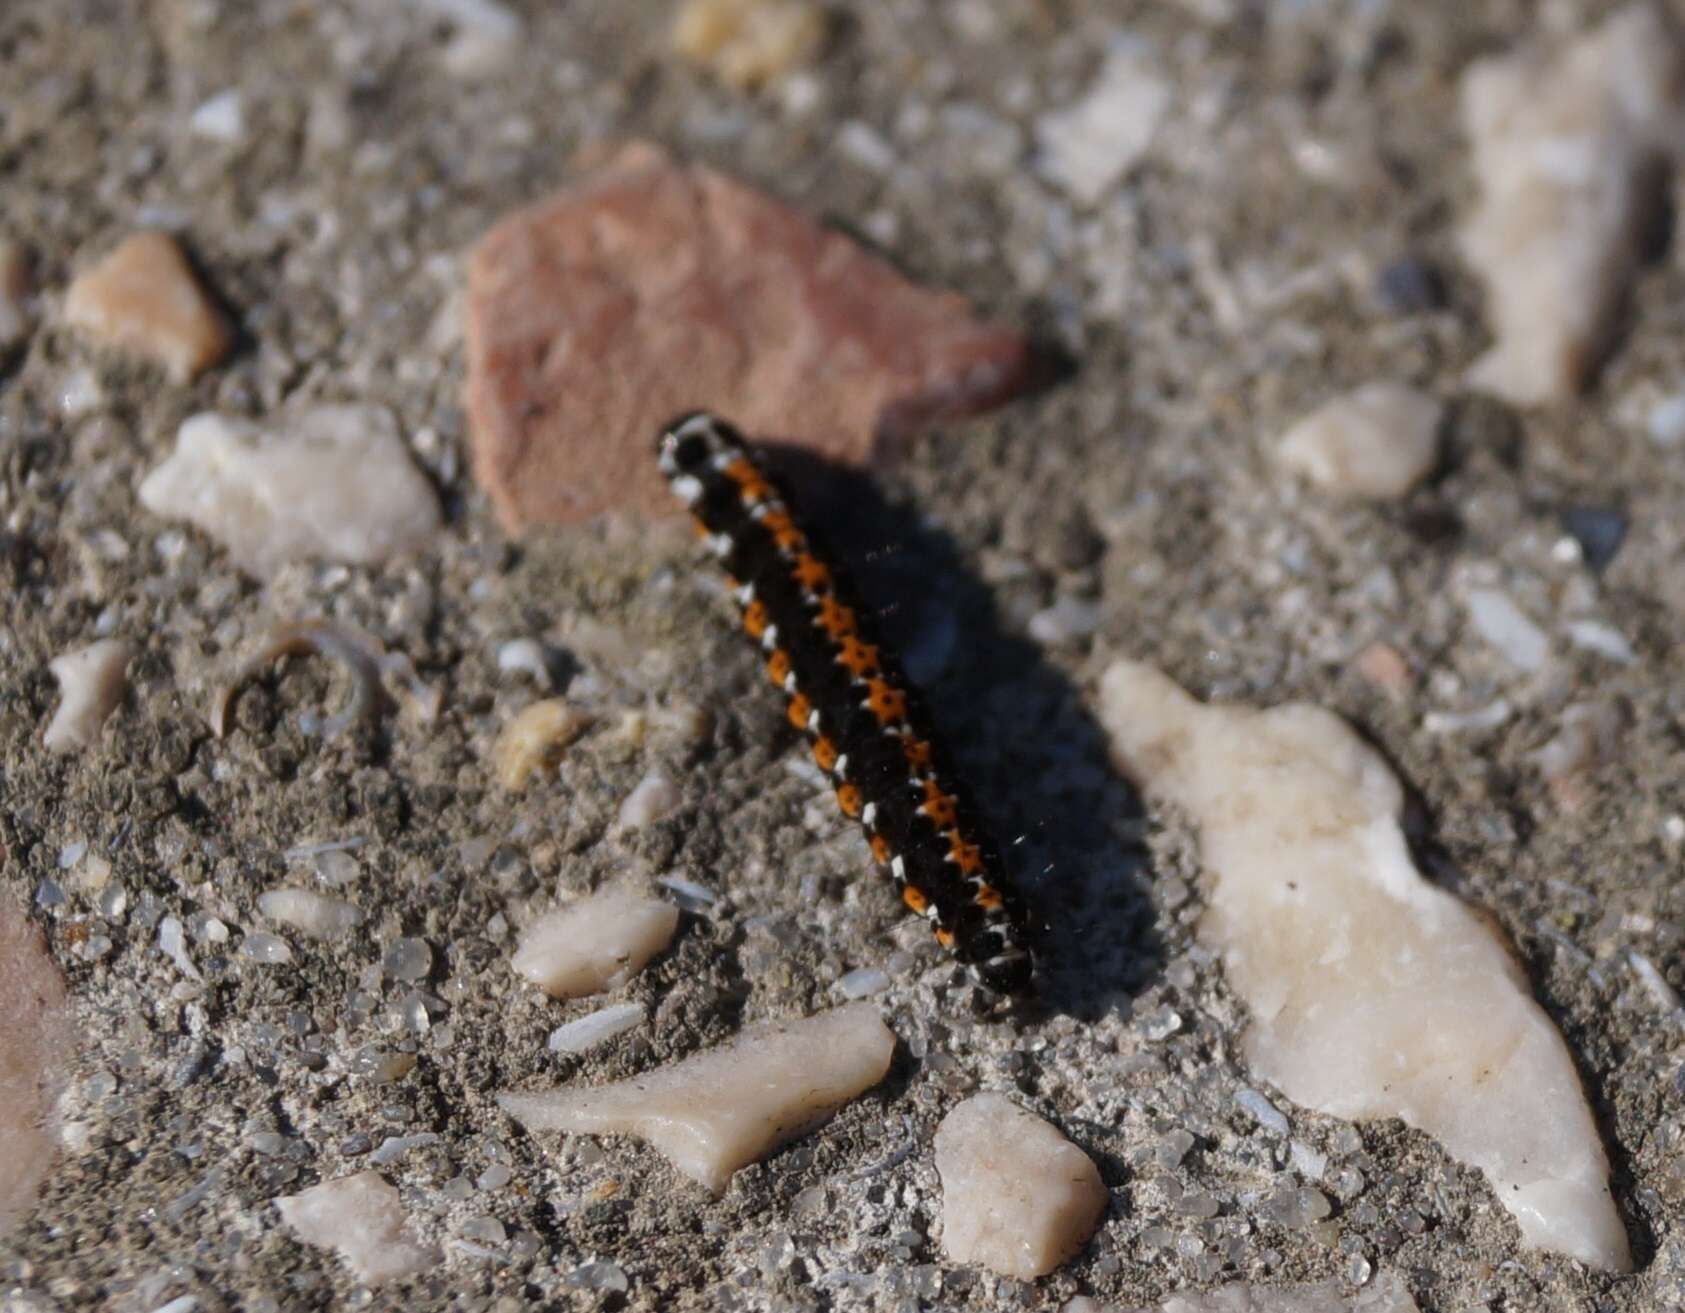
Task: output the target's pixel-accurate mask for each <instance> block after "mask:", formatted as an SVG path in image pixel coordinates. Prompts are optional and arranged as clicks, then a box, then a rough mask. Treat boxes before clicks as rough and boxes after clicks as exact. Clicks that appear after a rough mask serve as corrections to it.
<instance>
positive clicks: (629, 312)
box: [466, 143, 1032, 530]
mask: <svg viewBox="0 0 1685 1313" xmlns="http://www.w3.org/2000/svg"><path fill="white" fill-rule="evenodd" d="M467 313H468V331H467V337H468V386H467V397H466V400H467V408H468V421H469V428H470V434H471V438H472V444H473V455H474V470H475V474H476V476H477V477H478V478H479V480H480V483H481V484H482V485H483V486H484V487H485V489H486V491H487V492H488V494H489V495H490V496H491V499H492V502H493V504H494V505H495V507H496V509H497V513H498V516H499V518H500V519H501V520H502V521H503V523H504V525H505V527H507V528H508V529H510V530H517V529H520V528H522V527H524V526H526V525H530V524H537V523H570V522H574V521H579V520H583V519H587V518H589V517H591V516H593V515H595V514H597V513H599V512H601V511H605V510H610V509H615V508H628V509H633V510H639V511H644V512H655V513H661V514H665V513H668V512H670V511H671V510H672V504H671V501H670V498H669V496H668V494H667V491H666V489H665V487H664V486H663V484H662V480H661V478H660V477H659V475H658V474H657V472H656V469H655V462H654V459H653V457H652V456H651V454H650V453H651V445H650V444H651V442H652V441H653V437H654V434H655V431H656V429H657V428H658V427H659V426H660V425H661V424H663V423H665V422H666V421H668V420H670V419H672V418H673V417H674V416H675V415H677V414H679V413H680V412H682V411H686V410H693V409H704V408H705V409H709V410H713V411H716V412H718V413H719V414H721V415H724V416H727V417H729V418H730V419H731V420H732V421H733V422H735V423H736V424H738V425H739V426H740V427H742V428H743V429H745V430H746V431H747V432H749V433H750V434H752V435H754V436H755V437H758V438H762V439H769V438H770V439H776V440H778V441H782V442H789V443H793V444H797V445H800V446H802V447H805V448H807V449H808V450H810V451H811V452H813V453H814V454H816V455H819V456H822V457H824V458H826V459H828V460H832V461H837V462H840V463H843V464H848V465H856V466H859V465H865V464H867V463H868V462H871V461H874V460H878V459H880V458H882V457H884V456H885V455H886V454H888V453H889V450H890V449H891V448H893V447H894V445H895V443H896V440H897V439H899V438H903V437H905V436H906V435H907V434H908V433H910V432H912V431H914V430H916V429H918V428H919V427H921V426H923V425H926V424H929V423H932V422H935V421H938V420H943V419H948V418H953V417H957V416H961V415H967V414H973V413H976V412H977V411H980V410H984V409H987V408H988V407H990V406H993V405H996V404H998V403H1000V402H1002V401H1004V400H1006V399H1008V398H1010V397H1011V396H1013V395H1015V394H1017V393H1018V392H1020V391H1022V390H1024V389H1025V388H1026V387H1027V386H1029V384H1030V382H1031V365H1032V360H1031V351H1030V348H1029V344H1028V343H1027V341H1026V339H1025V338H1024V337H1023V336H1021V335H1020V334H1018V333H1016V332H1013V331H1011V330H1009V329H1006V328H1001V327H996V326H992V325H988V324H984V323H980V322H978V321H977V320H976V319H974V318H973V317H972V315H971V312H970V308H969V307H968V305H967V304H966V302H965V300H964V298H962V297H960V296H958V295H956V294H955V293H952V292H941V291H932V290H929V289H926V288H921V287H918V286H915V285H914V284H912V283H910V282H908V281H907V280H906V279H904V278H903V277H902V276H901V275H900V274H898V273H897V272H896V271H895V270H894V269H893V268H891V267H890V266H889V265H888V264H886V263H885V262H884V261H883V260H881V259H878V258H877V257H876V256H873V255H871V254H869V253H868V252H866V251H865V250H863V249H862V248H861V247H859V246H858V245H856V244H855V243H854V242H853V241H851V240H849V239H848V238H847V237H844V236H842V235H841V234H839V233H835V232H832V231H830V230H828V229H825V228H823V227H821V226H820V225H818V224H817V223H815V222H814V221H813V220H811V219H810V218H808V217H807V216H805V215H803V214H801V213H800V212H798V211H796V210H793V209H791V208H790V207H788V206H786V205H784V204H782V203H780V202H779V201H776V200H774V199H772V198H771V197H769V196H766V195H764V194H762V193H760V192H756V191H753V190H751V189H750V188H748V187H745V186H743V185H742V184H740V183H737V182H734V181H732V180H731V179H729V178H726V177H724V176H722V175H721V174H719V173H716V172H714V171H713V170H711V169H708V168H705V167H703V166H701V165H691V164H685V163H682V162H677V161H675V160H673V159H672V158H671V157H670V156H668V155H667V154H666V153H665V152H663V151H662V150H660V149H659V148H657V147H654V146H651V145H647V144H643V143H635V144H632V145H629V146H626V147H624V148H622V149H621V150H619V151H618V152H616V153H614V154H613V155H612V156H611V157H610V158H609V159H608V160H607V162H606V163H604V164H603V165H602V166H601V167H599V168H597V169H595V170H593V171H592V172H590V173H589V174H587V175H586V176H585V177H584V178H582V179H581V180H580V181H579V182H577V183H576V184H574V185H573V186H571V187H568V188H565V189H563V190H562V191H560V192H558V193H557V194H555V195H553V196H551V197H549V198H548V199H546V200H543V201H539V202H538V203H536V204H534V205H531V206H529V207H527V208H525V209H522V210H519V211H517V212H515V213H514V214H511V215H509V216H508V217H507V218H505V219H504V220H503V221H502V222H500V223H499V224H498V225H497V226H496V227H495V228H493V229H492V230H491V232H489V233H488V234H486V236H485V237H484V238H483V239H482V240H481V241H480V243H479V245H478V246H477V247H476V248H475V250H474V252H473V256H472V259H471V261H470V264H469V271H468V298H467Z"/></svg>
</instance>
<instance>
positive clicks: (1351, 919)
mask: <svg viewBox="0 0 1685 1313" xmlns="http://www.w3.org/2000/svg"><path fill="white" fill-rule="evenodd" d="M1100 704H1101V706H1100V714H1101V718H1102V720H1103V721H1104V723H1105V726H1106V729H1107V731H1108V733H1109V734H1110V735H1111V739H1112V744H1113V747H1114V750H1115V752H1116V753H1117V755H1118V758H1119V761H1120V764H1121V765H1122V766H1123V768H1124V769H1125V770H1127V771H1128V772H1129V774H1130V775H1131V776H1132V777H1133V778H1134V779H1136V780H1137V781H1138V782H1139V783H1140V784H1141V785H1142V787H1143V788H1145V789H1146V790H1147V791H1148V792H1149V793H1150V794H1152V795H1154V796H1156V797H1158V798H1161V799H1164V800H1166V801H1169V802H1171V803H1173V804H1175V805H1176V806H1178V807H1180V808H1181V809H1183V810H1184V811H1186V812H1187V813H1188V815H1189V816H1190V817H1191V818H1192V819H1193V821H1194V823H1195V824H1196V825H1197V826H1198V827H1199V836H1200V855H1201V859H1202V861H1203V863H1204V866H1205V868H1206V870H1207V871H1208V872H1209V874H1210V878H1211V881H1212V884H1211V888H1210V893H1209V902H1208V905H1207V909H1206V912H1205V915H1204V917H1203V918H1202V919H1201V920H1200V923H1199V927H1198V934H1199V938H1200V940H1201V942H1202V943H1204V944H1205V945H1207V946H1208V947H1210V948H1212V949H1214V950H1216V951H1217V952H1219V953H1220V954H1221V955H1222V959H1223V965H1224V969H1225V971H1226V972H1227V975H1228V979H1229V982H1230V984H1231V985H1232V986H1233V987H1234V988H1235V990H1236V991H1237V992H1238V993H1239V994H1240V996H1241V997H1242V998H1243V999H1245V1000H1246V1003H1247V1006H1248V1008H1249V1009H1250V1010H1251V1013H1252V1025H1251V1026H1250V1028H1249V1029H1248V1030H1247V1033H1246V1036H1245V1038H1244V1041H1243V1047H1244V1051H1245V1054H1246V1058H1247V1061H1248V1063H1249V1064H1250V1066H1251V1067H1252V1069H1253V1070H1254V1071H1255V1072H1257V1073H1258V1074H1259V1075H1260V1076H1262V1077H1264V1078H1266V1079H1268V1080H1270V1081H1271V1082H1273V1083H1274V1084H1275V1086H1276V1087H1277V1088H1278V1089H1280V1090H1281V1091H1282V1092H1283V1093H1284V1094H1285V1095H1287V1097H1289V1098H1290V1099H1292V1100H1294V1101H1295V1102H1297V1103H1299V1104H1302V1105H1304V1106H1305V1107H1309V1108H1314V1109H1316V1110H1317V1111H1319V1112H1325V1113H1328V1114H1330V1115H1332V1116H1336V1117H1347V1118H1353V1119H1361V1118H1378V1117H1399V1118H1401V1119H1402V1120H1404V1121H1406V1122H1408V1123H1409V1124H1410V1125H1412V1126H1415V1127H1418V1128H1420V1129H1421V1130H1423V1131H1425V1132H1427V1133H1428V1134H1429V1135H1432V1136H1434V1137H1435V1138H1436V1139H1438V1140H1439V1141H1440V1142H1441V1143H1442V1144H1443V1145H1444V1146H1445V1148H1446V1149H1447V1151H1448V1152H1450V1153H1451V1154H1452V1155H1453V1156H1455V1157H1456V1158H1458V1159H1460V1160H1462V1161H1464V1162H1467V1163H1471V1164H1473V1165H1474V1166H1476V1167H1478V1168H1479V1169H1480V1170H1481V1171H1482V1172H1483V1173H1484V1174H1485V1175H1486V1178H1487V1180H1488V1181H1490V1182H1491V1184H1492V1188H1493V1192H1494V1193H1495V1195H1496V1196H1497V1198H1498V1200H1499V1201H1500V1202H1501V1203H1502V1204H1503V1205H1504V1206H1505V1207H1506V1208H1508V1209H1509V1210H1510V1212H1511V1213H1512V1214H1514V1216H1515V1219H1516V1222H1517V1224H1518V1225H1519V1226H1520V1228H1521V1234H1522V1237H1523V1239H1524V1240H1525V1241H1526V1242H1527V1243H1528V1244H1531V1245H1537V1246H1539V1247H1541V1248H1545V1249H1553V1250H1557V1251H1559V1252H1562V1253H1566V1254H1570V1255H1572V1256H1573V1257H1575V1258H1578V1259H1580V1260H1581V1261H1582V1262H1585V1263H1587V1264H1590V1265H1592V1266H1594V1267H1599V1268H1603V1269H1607V1270H1613V1271H1626V1270H1628V1269H1630V1267H1631V1265H1632V1256H1631V1253H1630V1251H1629V1249H1628V1246H1627V1237H1626V1232H1625V1231H1624V1230H1623V1228H1622V1226H1621V1222H1620V1218H1619V1217H1618V1215H1617V1214H1616V1212H1615V1207H1614V1203H1613V1201H1612V1199H1611V1198H1610V1195H1609V1186H1608V1175H1609V1164H1608V1160H1607V1159H1606V1158H1605V1157H1604V1154H1603V1146H1602V1144H1601V1143H1600V1142H1599V1140H1598V1136H1597V1127H1596V1125H1595V1123H1594V1122H1593V1121H1592V1117H1591V1113H1590V1111H1589V1110H1588V1109H1587V1107H1586V1104H1585V1097H1584V1094H1583V1093H1582V1091H1581V1089H1580V1084H1579V1080H1578V1077H1577V1076H1576V1074H1575V1071H1574V1063H1573V1060H1572V1059H1571V1058H1570V1057H1569V1054H1568V1051H1567V1049H1566V1048H1565V1047H1564V1045H1563V1043H1562V1038H1561V1036H1560V1035H1558V1034H1557V1032H1556V1029H1555V1028H1554V1027H1553V1026H1552V1025H1551V1023H1550V1020H1549V1018H1547V1017H1546V1016H1545V1014H1544V1012H1543V1010H1542V1009H1541V1008H1540V1007H1539V1005H1538V1004H1537V1003H1535V1002H1534V1001H1533V998H1532V996H1531V994H1530V992H1529V990H1528V985H1527V977H1526V975H1525V974H1524V973H1523V972H1522V970H1521V968H1520V967H1519V966H1518V965H1517V964H1516V961H1515V959H1514V958H1513V957H1512V956H1511V955H1510V952H1509V950H1508V946H1507V945H1506V944H1505V943H1504V942H1503V941H1502V940H1501V939H1500V938H1499V936H1498V934H1497V932H1496V931H1495V930H1494V929H1493V927H1492V924H1491V923H1490V921H1489V920H1487V919H1486V918H1484V917H1482V916H1481V915H1479V914H1478V913H1477V912H1475V911H1474V910H1473V909H1471V908H1469V907H1466V906H1465V905H1464V904H1463V903H1461V902H1460V901H1458V900H1457V899H1456V898H1454V897H1452V896H1451V895H1450V894H1448V893H1446V892H1445V891H1444V890H1442V889H1438V888H1436V887H1434V886H1433V885H1431V884H1429V883H1428V882H1427V881H1426V880H1424V879H1423V878H1422V877H1421V875H1420V873H1419V872H1418V871H1417V870H1416V867H1415V865H1414V863H1413V862H1412V861H1411V859H1410V852H1409V848H1408V847H1407V846H1406V843H1405V839H1404V833H1403V831H1402V830H1401V829H1400V827H1399V815H1400V812H1401V810H1402V808H1403V803H1404V793H1403V789H1402V788H1401V787H1400V785H1399V782H1398V779H1397V777H1396V776H1394V775H1393V773H1392V771H1391V769H1390V768H1389V767H1388V766H1387V764H1386V762H1385V761H1383V760H1382V758H1381V757H1380V755H1379V754H1378V753H1377V752H1375V751H1374V749H1372V748H1370V747H1369V746H1368V745H1367V744H1365V743H1364V742H1363V741H1362V740H1361V739H1360V738H1358V736H1357V735H1356V734H1354V733H1353V732H1352V731H1351V729H1350V728H1349V727H1348V726H1347V725H1346V724H1345V722H1343V721H1342V720H1340V719H1339V718H1338V717H1337V716H1335V715H1333V714H1332V713H1330V712H1328V711H1325V710H1323V709H1322V708H1320V707H1313V706H1309V705H1306V704H1303V703H1298V704H1293V705H1289V706H1283V707H1277V708H1275V709H1273V710H1269V711H1254V710H1251V709H1249V708H1245V707H1215V706H1213V707H1208V706H1202V705H1201V704H1200V703H1198V702H1196V701H1194V699H1193V698H1191V697H1189V696H1188V695H1187V694H1186V693H1185V692H1183V690H1182V689H1180V688H1179V687H1177V686H1176V684H1174V683H1173V682H1171V681H1170V680H1169V679H1167V678H1166V677H1165V676H1164V675H1162V674H1160V673H1159V672H1158V671H1156V670H1153V669H1152V668H1150V667H1148V666H1144V665H1140V664H1137V663H1135V662H1130V661H1120V662H1117V663H1116V664H1114V665H1113V666H1112V667H1111V668H1110V669H1109V670H1108V671H1107V672H1106V674H1105V676H1104V677H1103V679H1102V680H1101V690H1100Z"/></svg>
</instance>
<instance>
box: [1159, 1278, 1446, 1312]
mask: <svg viewBox="0 0 1685 1313" xmlns="http://www.w3.org/2000/svg"><path fill="white" fill-rule="evenodd" d="M1134 1313H1419V1310H1418V1308H1417V1305H1416V1301H1415V1300H1414V1299H1413V1298H1412V1297H1411V1295H1410V1291H1409V1289H1408V1288H1407V1287H1406V1286H1405V1284H1404V1281H1403V1279H1402V1278H1401V1277H1400V1276H1399V1275H1398V1274H1397V1273H1396V1272H1383V1273H1381V1275H1380V1276H1378V1277H1376V1278H1375V1279H1374V1280H1373V1281H1371V1282H1370V1283H1369V1284H1368V1285H1366V1286H1365V1287H1364V1288H1363V1289H1362V1290H1359V1291H1358V1292H1357V1293H1355V1294H1347V1293H1346V1292H1345V1289H1344V1288H1343V1287H1342V1285H1341V1283H1340V1282H1338V1281H1318V1282H1316V1283H1315V1284H1313V1285H1293V1286H1261V1285H1260V1286H1254V1285H1247V1284H1245V1283H1243V1282H1235V1283H1234V1284H1233V1285H1228V1286H1219V1287H1218V1288H1217V1289H1216V1290H1202V1291H1191V1292H1188V1293H1186V1294H1176V1295H1172V1296H1171V1297H1170V1298H1169V1299H1167V1300H1165V1301H1164V1303H1162V1304H1160V1305H1159V1306H1158V1308H1157V1309H1148V1308H1142V1309H1137V1310H1135V1311H1134Z"/></svg>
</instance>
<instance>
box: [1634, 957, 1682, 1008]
mask: <svg viewBox="0 0 1685 1313" xmlns="http://www.w3.org/2000/svg"><path fill="white" fill-rule="evenodd" d="M1627 963H1628V965H1630V966H1631V967H1632V974H1633V975H1635V976H1637V977H1638V982H1639V984H1641V985H1643V986H1644V988H1645V989H1646V990H1647V991H1648V992H1649V995H1650V997H1651V998H1653V999H1655V1001H1656V1006H1657V1007H1659V1008H1661V1010H1662V1011H1663V1012H1666V1013H1667V1014H1668V1015H1670V1016H1671V1015H1672V1014H1673V1013H1675V1012H1677V1011H1679V1007H1680V1003H1679V992H1678V991H1677V990H1675V989H1674V987H1673V986H1672V985H1670V984H1668V983H1667V978H1666V977H1665V976H1663V975H1662V973H1661V972H1660V971H1659V970H1657V969H1656V964H1655V963H1654V962H1652V961H1651V960H1650V959H1649V958H1647V957H1645V956H1644V954H1642V953H1640V952H1639V951H1638V950H1637V949H1636V948H1634V949H1629V950H1628V951H1627Z"/></svg>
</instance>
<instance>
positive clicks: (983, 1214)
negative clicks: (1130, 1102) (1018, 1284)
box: [936, 1094, 1110, 1281]
mask: <svg viewBox="0 0 1685 1313" xmlns="http://www.w3.org/2000/svg"><path fill="white" fill-rule="evenodd" d="M936 1170H937V1172H938V1173H939V1174H940V1176H941V1178H942V1252H943V1253H944V1254H946V1255H947V1256H948V1257H949V1258H950V1259H951V1260H953V1261H954V1262H956V1263H977V1264H980V1265H982V1266H983V1267H986V1268H989V1269H990V1270H991V1271H994V1272H998V1273H1000V1274H1001V1275H1003V1276H1010V1277H1016V1278H1017V1279H1018V1280H1020V1281H1031V1280H1034V1279H1035V1278H1036V1277H1040V1276H1045V1275H1046V1274H1047V1273H1049V1272H1051V1271H1053V1270H1054V1268H1056V1267H1058V1266H1060V1265H1061V1264H1062V1263H1064V1262H1066V1261H1067V1260H1068V1259H1070V1258H1071V1257H1073V1256H1074V1255H1075V1254H1076V1253H1077V1251H1078V1250H1080V1249H1081V1248H1082V1247H1083V1246H1084V1245H1085V1244H1087V1243H1088V1240H1089V1237H1090V1236H1092V1235H1093V1234H1094V1229H1095V1227H1097V1226H1098V1225H1099V1224H1100V1217H1101V1215H1102V1214H1103V1213H1104V1212H1105V1211H1106V1203H1107V1201H1108V1199H1109V1198H1110V1196H1109V1194H1108V1193H1107V1190H1106V1186H1105V1184H1104V1182H1102V1181H1101V1180H1100V1172H1099V1169H1098V1168H1096V1167H1095V1166H1094V1161H1093V1159H1091V1158H1090V1157H1089V1156H1088V1155H1087V1154H1085V1153H1084V1152H1083V1151H1082V1150H1081V1149H1079V1148H1078V1147H1077V1146H1076V1145H1074V1144H1072V1143H1071V1142H1070V1141H1069V1140H1067V1139H1066V1138H1065V1137H1064V1136H1063V1135H1062V1134H1060V1132H1059V1131H1058V1129H1057V1128H1056V1127H1054V1126H1053V1125H1051V1124H1050V1123H1048V1122H1046V1121H1043V1120H1042V1119H1041V1118H1040V1117H1037V1116H1036V1115H1035V1114H1034V1113H1031V1112H1028V1111H1026V1110H1025V1109H1023V1108H1020V1107H1019V1106H1018V1105H1017V1104H1015V1103H1014V1102H1013V1101H1012V1100H1011V1099H1008V1098H1006V1097H1005V1096H1003V1095H1000V1094H978V1095H975V1096H973V1097H972V1098H969V1099H967V1100H966V1101H965V1102H964V1103H962V1104H960V1105H959V1106H958V1107H956V1108H954V1109H953V1111H951V1112H950V1113H949V1114H948V1115H947V1116H946V1117H944V1118H943V1119H942V1124H941V1125H940V1126H939V1127H937V1130H936Z"/></svg>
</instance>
